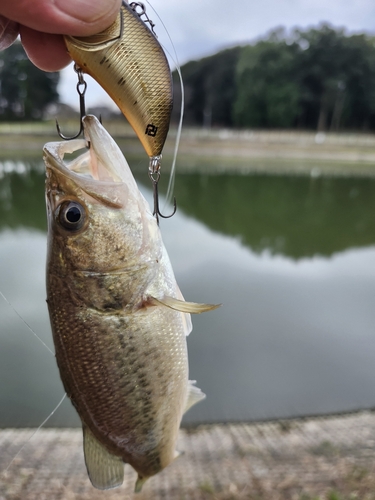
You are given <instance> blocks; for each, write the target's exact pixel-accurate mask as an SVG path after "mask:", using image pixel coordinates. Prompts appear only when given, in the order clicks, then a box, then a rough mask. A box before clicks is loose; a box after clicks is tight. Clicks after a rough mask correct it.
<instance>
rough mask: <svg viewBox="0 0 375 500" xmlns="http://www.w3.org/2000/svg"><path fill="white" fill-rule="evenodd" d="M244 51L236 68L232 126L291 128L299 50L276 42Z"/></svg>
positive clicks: (274, 38)
mask: <svg viewBox="0 0 375 500" xmlns="http://www.w3.org/2000/svg"><path fill="white" fill-rule="evenodd" d="M278 34H279V32H274V33H273V34H271V37H270V39H269V40H265V41H260V42H258V43H257V44H256V45H249V46H247V47H244V48H243V50H242V53H241V55H240V58H239V61H238V66H237V96H236V99H235V101H234V106H233V118H234V123H235V124H236V125H238V126H245V127H273V128H277V127H292V126H293V125H294V124H295V123H296V121H297V117H298V114H299V112H300V106H299V101H300V97H301V89H300V82H299V79H298V76H297V75H296V60H297V54H298V52H299V51H300V47H299V46H298V45H297V44H296V43H292V44H288V43H286V41H285V40H279V39H278Z"/></svg>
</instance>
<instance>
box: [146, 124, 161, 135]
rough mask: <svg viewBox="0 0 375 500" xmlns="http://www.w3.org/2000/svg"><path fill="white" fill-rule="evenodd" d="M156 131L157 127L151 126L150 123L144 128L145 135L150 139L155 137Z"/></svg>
mask: <svg viewBox="0 0 375 500" xmlns="http://www.w3.org/2000/svg"><path fill="white" fill-rule="evenodd" d="M157 131H158V127H157V126H156V125H153V124H152V123H149V124H148V125H147V127H146V131H145V134H146V135H149V136H151V137H155V136H156V134H157Z"/></svg>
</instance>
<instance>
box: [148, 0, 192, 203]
mask: <svg viewBox="0 0 375 500" xmlns="http://www.w3.org/2000/svg"><path fill="white" fill-rule="evenodd" d="M146 2H147V3H148V5H149V6H150V7H151V9H152V10H153V11H154V12H155V15H156V16H157V18H158V19H159V21H160V23H161V25H162V26H163V28H164V31H165V32H166V34H167V36H168V38H169V41H170V43H171V45H172V49H173V53H174V57H173V55H171V53H170V52H169V51H168V50H167V48H166V47H164V46H163V45H162V47H163V49H164V51H165V52H166V53H167V54H168V55H169V57H170V58H171V60H172V62H173V63H174V64H175V66H176V71H177V73H178V77H179V79H180V88H181V108H180V120H179V123H178V128H177V135H176V142H175V147H174V153H173V161H172V167H171V173H170V177H169V182H168V189H167V195H166V204H168V203H169V204H170V203H171V202H172V197H173V191H174V181H175V176H176V161H177V154H178V149H179V147H180V139H181V132H182V122H183V119H184V109H185V89H184V81H183V78H182V74H181V67H180V63H179V61H178V55H177V51H176V48H175V46H174V43H173V41H172V38H171V36H170V34H169V31H168V29H167V27H166V26H165V24H164V23H163V20H162V19H161V17H160V16H159V14H158V13H157V12H156V10H155V9H154V7H153V6H152V5H151V3H150V2H149V0H146Z"/></svg>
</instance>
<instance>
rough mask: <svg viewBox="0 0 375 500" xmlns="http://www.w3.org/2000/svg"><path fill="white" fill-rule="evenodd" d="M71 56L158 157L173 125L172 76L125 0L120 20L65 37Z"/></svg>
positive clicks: (156, 45) (148, 150)
mask: <svg viewBox="0 0 375 500" xmlns="http://www.w3.org/2000/svg"><path fill="white" fill-rule="evenodd" d="M64 39H65V44H66V46H67V49H68V52H69V54H70V56H71V57H72V59H73V60H74V61H75V62H76V63H77V64H78V65H79V66H80V67H81V69H82V71H84V72H85V73H88V74H89V75H90V76H92V77H93V78H94V79H95V80H96V81H97V82H98V83H99V85H101V87H103V89H104V90H105V91H106V92H107V93H108V94H109V96H110V97H111V98H112V99H113V100H114V102H115V103H116V104H117V106H118V107H119V108H120V110H121V111H122V113H123V114H124V115H125V117H126V118H127V120H128V121H129V123H130V125H131V126H132V127H133V129H134V131H135V132H136V134H137V136H138V138H139V140H140V141H141V143H142V145H143V147H144V148H145V150H146V153H147V154H148V156H150V157H153V156H159V155H160V154H161V152H162V149H163V146H164V142H165V139H166V137H167V134H168V130H169V122H170V117H171V111H172V104H173V95H172V77H171V71H170V68H169V65H168V61H167V58H166V56H165V54H164V51H163V49H162V47H161V45H160V43H159V42H158V41H157V39H156V37H155V35H154V34H153V33H152V32H151V31H150V30H149V29H148V28H147V26H146V25H145V23H144V22H143V21H142V20H141V18H140V16H139V15H138V14H137V13H136V12H135V11H134V10H133V9H132V8H131V7H130V6H129V5H128V4H127V3H126V2H124V1H123V3H122V6H121V10H120V12H119V14H118V16H117V19H116V21H115V22H114V23H113V24H112V25H111V26H110V27H109V28H107V29H106V30H104V31H102V32H100V33H98V34H96V35H92V36H87V37H72V36H67V35H66V36H64Z"/></svg>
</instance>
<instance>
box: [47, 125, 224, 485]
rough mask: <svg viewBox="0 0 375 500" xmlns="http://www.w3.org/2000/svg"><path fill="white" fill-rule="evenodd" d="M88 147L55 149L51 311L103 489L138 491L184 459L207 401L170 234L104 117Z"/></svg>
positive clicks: (93, 474)
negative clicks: (190, 428)
mask: <svg viewBox="0 0 375 500" xmlns="http://www.w3.org/2000/svg"><path fill="white" fill-rule="evenodd" d="M83 124H84V128H85V134H86V139H87V141H88V142H89V143H90V148H89V150H88V151H86V152H85V153H83V154H82V155H81V156H79V157H78V158H76V159H75V160H73V161H71V162H70V163H66V162H64V155H66V154H68V153H72V152H75V151H77V150H79V149H81V148H83V147H85V145H86V142H85V141H84V140H76V141H69V142H63V143H49V144H47V145H46V146H45V148H44V152H45V163H46V170H47V180H46V200H47V215H48V256H47V302H48V309H49V313H50V319H51V326H52V331H53V338H54V343H55V350H56V358H57V363H58V367H59V370H60V375H61V379H62V381H63V384H64V387H65V390H66V392H67V394H68V396H69V398H70V399H71V401H72V403H73V405H74V406H75V408H76V410H77V412H78V415H79V416H80V418H81V421H82V425H83V432H84V452H85V461H86V466H87V470H88V474H89V477H90V479H91V481H92V483H93V485H94V486H96V487H97V488H100V489H107V488H111V487H116V486H118V485H120V484H121V483H122V480H123V463H124V462H125V463H129V464H130V465H132V467H133V468H134V469H135V470H136V471H137V472H138V481H137V485H136V490H137V491H139V490H140V488H141V486H142V484H143V482H144V481H145V480H146V479H147V478H148V477H150V476H152V475H154V474H156V473H157V472H159V471H160V470H162V469H163V468H164V467H166V466H167V465H168V464H169V463H170V462H172V461H173V460H174V458H175V457H176V456H177V455H178V453H177V452H176V450H175V444H176V440H177V434H178V429H179V425H180V422H181V419H182V415H183V413H184V411H186V410H187V409H189V407H191V406H192V405H193V404H195V403H197V402H198V401H200V400H201V399H203V398H204V394H203V393H202V392H201V391H200V389H198V388H196V387H194V385H193V383H192V382H191V381H189V380H188V355H187V346H186V335H188V334H189V333H190V331H191V321H190V314H189V313H190V312H197V313H200V312H204V311H205V310H210V309H213V308H214V307H216V306H211V305H206V304H194V303H191V302H185V301H184V299H183V297H182V295H181V292H180V290H179V288H178V286H177V283H176V280H175V277H174V273H173V270H172V267H171V264H170V261H169V258H168V254H167V252H166V250H165V247H164V245H163V242H162V239H161V234H160V230H159V227H158V224H157V221H156V219H155V217H153V216H152V214H151V212H150V209H149V206H148V204H147V203H146V201H145V199H144V198H143V196H142V195H141V193H140V192H139V190H138V187H137V185H136V183H135V180H134V178H133V176H132V174H131V171H130V169H129V166H128V165H127V163H126V160H125V159H124V157H123V155H122V153H121V151H120V150H119V148H118V147H117V145H116V143H115V142H114V141H113V139H112V138H111V137H110V136H109V134H108V133H107V132H106V130H105V129H104V128H103V127H102V125H101V124H100V123H99V121H98V120H97V119H96V118H95V117H93V116H86V117H85V118H84V119H83Z"/></svg>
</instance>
